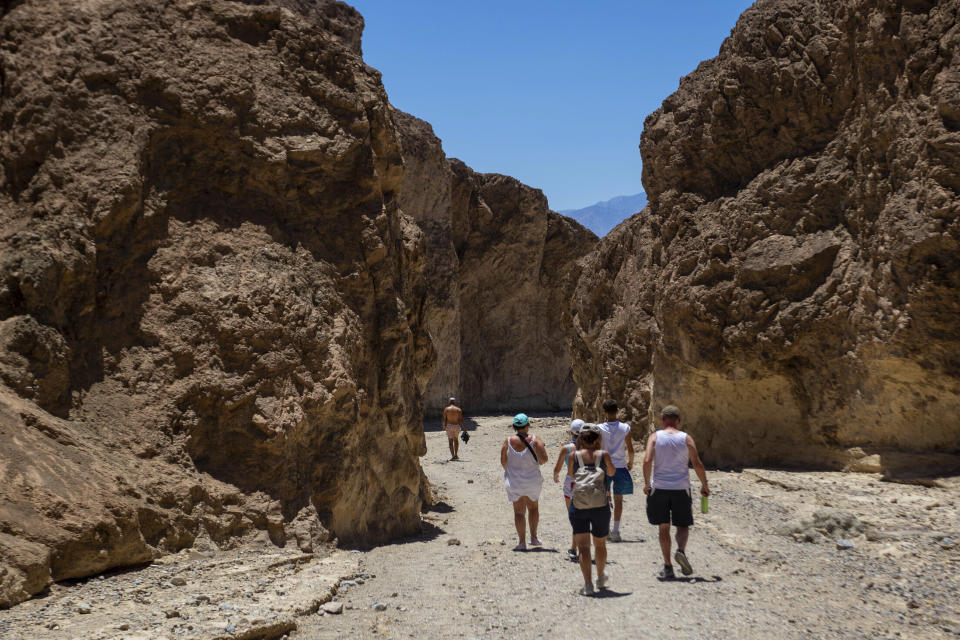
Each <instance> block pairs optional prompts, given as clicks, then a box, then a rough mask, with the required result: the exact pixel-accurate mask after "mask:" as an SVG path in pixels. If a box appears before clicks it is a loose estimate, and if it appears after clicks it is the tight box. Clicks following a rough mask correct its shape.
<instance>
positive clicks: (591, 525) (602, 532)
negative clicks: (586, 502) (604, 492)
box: [570, 505, 610, 538]
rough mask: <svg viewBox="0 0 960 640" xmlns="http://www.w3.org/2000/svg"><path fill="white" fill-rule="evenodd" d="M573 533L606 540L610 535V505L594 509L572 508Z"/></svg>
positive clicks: (571, 522)
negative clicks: (586, 534)
mask: <svg viewBox="0 0 960 640" xmlns="http://www.w3.org/2000/svg"><path fill="white" fill-rule="evenodd" d="M570 524H571V526H573V533H575V534H577V533H592V534H593V537H594V538H606V537H607V534H608V533H610V505H607V506H605V507H594V508H593V509H574V508H573V507H571V508H570Z"/></svg>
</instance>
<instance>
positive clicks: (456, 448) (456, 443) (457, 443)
mask: <svg viewBox="0 0 960 640" xmlns="http://www.w3.org/2000/svg"><path fill="white" fill-rule="evenodd" d="M450 442H452V443H453V457H454V458H459V457H460V441H459V440H457V439H456V438H453V439H452V440H451V441H450Z"/></svg>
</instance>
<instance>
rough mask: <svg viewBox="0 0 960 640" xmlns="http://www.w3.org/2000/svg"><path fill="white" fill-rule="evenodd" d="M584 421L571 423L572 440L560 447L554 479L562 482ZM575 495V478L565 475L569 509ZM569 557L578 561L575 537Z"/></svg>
mask: <svg viewBox="0 0 960 640" xmlns="http://www.w3.org/2000/svg"><path fill="white" fill-rule="evenodd" d="M583 425H584V422H583V420H580V419H579V418H577V419H576V420H574V421H573V422H571V423H570V442H567V443H565V444H564V445H563V447H562V448H561V449H560V454H559V455H558V456H557V464H555V465H554V466H553V481H554V482H560V469H562V468H563V467H565V466H567V462H568V461H569V460H570V455H571V454H572V453H573V452H574V451H576V450H577V438H579V437H580V429H582V428H583ZM572 497H573V478H571V477H570V476H568V475H566V474H565V475H564V476H563V501H564V502H565V503H566V505H567V511H570V498H572ZM567 557H568V558H570V559H571V560H572V561H573V562H577V561H578V559H577V543H576V542H574V541H573V538H571V540H570V548H569V549H567Z"/></svg>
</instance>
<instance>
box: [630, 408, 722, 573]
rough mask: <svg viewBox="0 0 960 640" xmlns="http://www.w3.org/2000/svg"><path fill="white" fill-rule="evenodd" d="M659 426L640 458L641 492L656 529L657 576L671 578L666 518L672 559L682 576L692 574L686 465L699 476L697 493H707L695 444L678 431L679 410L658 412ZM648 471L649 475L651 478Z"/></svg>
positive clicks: (688, 488)
mask: <svg viewBox="0 0 960 640" xmlns="http://www.w3.org/2000/svg"><path fill="white" fill-rule="evenodd" d="M660 416H661V418H660V420H661V424H662V426H663V428H662V429H661V430H659V431H657V432H655V433H652V434H650V438H649V439H648V440H647V451H646V454H645V455H644V457H643V492H644V493H645V494H646V495H647V520H649V521H650V524H654V525H657V527H659V529H660V531H659V534H660V551H661V552H663V570H662V571H661V572H660V577H661V578H663V579H667V580H669V579H671V578H673V577H674V573H673V565H672V564H671V563H670V521H671V520H672V521H673V525H674V526H675V527H676V528H677V553H676V554H675V555H674V559H675V560H676V561H677V564H679V565H680V569H681V570H682V571H683V575H685V576H688V575H690V574H691V573H693V567H691V566H690V561H689V560H687V553H686V549H687V539H688V538H689V536H690V527H691V526H692V525H693V505H692V502H693V499H692V497H691V495H690V471H689V464H690V463H691V462H692V463H693V470H694V471H696V473H697V477H698V478H700V493H701V494H703V495H705V496H709V495H710V486H709V485H708V484H707V472H706V470H705V469H704V468H703V463H702V462H701V461H700V454H699V453H698V452H697V445H696V444H695V443H694V442H693V438H692V437H690V435H689V434H687V433H684V432H683V431H680V429H679V428H678V427H679V425H680V410H679V409H677V408H676V407H675V406H673V405H669V406H666V407H664V408H663V411H661V412H660ZM651 471H652V478H651Z"/></svg>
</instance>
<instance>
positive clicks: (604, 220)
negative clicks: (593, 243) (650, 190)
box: [560, 191, 647, 238]
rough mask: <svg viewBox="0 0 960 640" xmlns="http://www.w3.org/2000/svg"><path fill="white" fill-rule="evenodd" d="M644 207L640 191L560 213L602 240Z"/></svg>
mask: <svg viewBox="0 0 960 640" xmlns="http://www.w3.org/2000/svg"><path fill="white" fill-rule="evenodd" d="M645 206H647V194H645V193H643V192H642V191H641V192H640V193H638V194H636V195H632V196H617V197H616V198H611V199H610V200H607V201H605V202H598V203H597V204H594V205H590V206H589V207H584V208H583V209H567V210H566V211H560V213H562V214H563V215H565V216H570V217H571V218H573V219H574V220H576V221H577V222H579V223H580V224H582V225H583V226H585V227H586V228H587V229H590V231H593V232H594V233H595V234H597V235H598V236H600V237H601V238H602V237H603V236H605V235H607V233H609V231H610V230H611V229H613V228H614V227H615V226H617V225H618V224H620V223H621V222H623V221H624V220H626V219H627V218H629V217H630V216H632V215H633V214H635V213H637V212H638V211H640V210H641V209H643V208H644V207H645Z"/></svg>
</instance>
